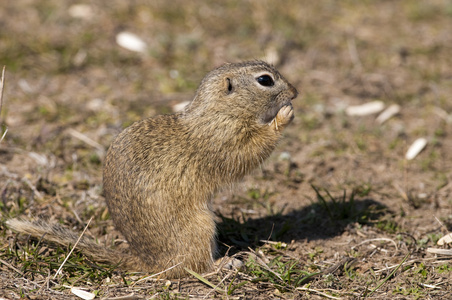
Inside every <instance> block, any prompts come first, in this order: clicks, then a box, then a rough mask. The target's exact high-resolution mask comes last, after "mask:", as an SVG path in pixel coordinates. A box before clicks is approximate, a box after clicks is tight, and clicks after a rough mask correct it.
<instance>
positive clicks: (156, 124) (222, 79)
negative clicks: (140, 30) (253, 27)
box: [88, 61, 297, 278]
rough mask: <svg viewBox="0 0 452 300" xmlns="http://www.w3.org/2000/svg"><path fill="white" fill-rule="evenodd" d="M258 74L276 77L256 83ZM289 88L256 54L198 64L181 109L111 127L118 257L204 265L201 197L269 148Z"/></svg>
mask: <svg viewBox="0 0 452 300" xmlns="http://www.w3.org/2000/svg"><path fill="white" fill-rule="evenodd" d="M263 74H268V75H270V76H272V78H273V79H274V82H275V84H274V85H273V86H270V87H266V86H261V85H259V83H258V82H257V81H256V78H257V77H258V76H261V75H263ZM296 96H297V91H296V89H295V88H294V87H293V86H292V85H290V83H288V82H287V81H286V80H285V79H284V78H283V77H282V75H281V74H279V72H278V71H277V70H275V69H274V68H273V67H272V66H270V65H268V64H267V63H265V62H262V61H251V62H244V63H238V64H225V65H223V66H221V67H219V68H217V69H215V70H213V71H211V72H210V73H209V74H207V76H206V77H205V78H204V79H203V80H202V82H201V84H200V86H199V88H198V90H197V92H196V95H195V98H194V99H193V101H192V102H191V103H190V104H189V105H188V106H187V107H186V109H185V110H184V111H183V112H181V113H177V114H173V115H161V116H157V117H154V118H149V119H145V120H142V121H138V122H136V123H134V124H132V125H131V126H130V127H128V128H126V129H125V130H124V131H123V132H122V133H120V134H119V135H118V136H117V138H116V139H115V140H114V141H113V142H112V144H111V146H110V149H109V151H108V154H107V157H106V160H105V167H104V191H105V198H106V201H107V205H108V208H109V211H110V214H111V217H112V219H113V221H114V223H115V226H116V228H117V229H118V230H119V231H120V232H122V233H123V235H124V236H125V238H126V239H127V241H128V242H129V244H130V248H131V251H132V253H133V254H134V255H135V256H136V257H134V258H130V257H124V258H123V261H124V266H126V267H127V268H130V269H131V270H139V271H148V272H159V271H162V270H165V269H167V268H169V267H172V266H176V267H174V268H172V269H171V270H169V271H167V272H166V273H165V277H168V278H175V277H183V276H186V275H187V273H186V272H185V270H184V268H188V269H191V270H193V271H195V272H199V273H202V272H205V271H209V270H211V269H212V268H213V262H214V260H213V259H214V256H215V248H216V247H215V244H216V243H215V232H216V228H215V222H214V217H213V213H212V211H211V210H210V208H209V203H210V199H211V198H212V196H213V194H214V193H215V192H216V191H218V189H220V188H222V187H224V186H227V185H230V184H232V183H233V182H236V181H237V180H239V179H241V178H243V176H244V175H245V174H247V173H249V172H250V171H251V170H253V169H255V168H256V167H257V166H259V165H260V164H261V163H262V162H263V160H265V159H266V158H267V157H268V156H269V155H270V153H271V152H272V151H273V150H274V148H275V146H276V144H277V142H278V140H279V138H280V136H281V130H283V129H284V128H285V126H286V125H287V124H289V123H290V121H291V120H292V119H293V110H292V106H291V101H292V99H294V98H295V97H296ZM88 250H89V249H88ZM137 258H138V259H137ZM116 262H117V261H116Z"/></svg>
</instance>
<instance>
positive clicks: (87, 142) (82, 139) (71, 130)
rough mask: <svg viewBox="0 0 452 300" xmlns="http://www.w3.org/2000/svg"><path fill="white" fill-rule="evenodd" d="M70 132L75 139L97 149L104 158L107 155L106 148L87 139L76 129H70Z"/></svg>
mask: <svg viewBox="0 0 452 300" xmlns="http://www.w3.org/2000/svg"><path fill="white" fill-rule="evenodd" d="M68 132H69V134H70V135H72V136H73V137H75V138H76V139H79V140H81V141H82V142H85V143H86V144H88V145H90V146H91V147H93V148H96V149H97V150H98V151H99V152H100V154H101V155H102V156H103V155H104V154H105V149H104V147H103V146H102V145H101V144H99V143H98V142H96V141H94V140H92V139H91V138H89V137H87V136H86V135H84V134H83V133H81V132H78V131H77V130H75V129H72V128H69V129H68Z"/></svg>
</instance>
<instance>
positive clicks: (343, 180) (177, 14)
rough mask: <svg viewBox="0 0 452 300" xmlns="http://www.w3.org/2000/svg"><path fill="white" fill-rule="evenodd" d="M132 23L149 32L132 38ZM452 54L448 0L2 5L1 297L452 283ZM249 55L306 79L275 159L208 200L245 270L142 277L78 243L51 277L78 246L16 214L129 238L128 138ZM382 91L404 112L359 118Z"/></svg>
mask: <svg viewBox="0 0 452 300" xmlns="http://www.w3.org/2000/svg"><path fill="white" fill-rule="evenodd" d="M121 32H130V33H133V34H135V35H137V36H138V37H139V38H140V39H141V40H142V41H143V42H144V43H145V45H146V47H145V48H144V49H141V50H140V51H138V52H137V51H131V50H129V49H125V48H124V47H121V46H120V45H119V44H118V43H117V39H116V38H117V36H118V34H119V33H121ZM451 53H452V2H451V1H446V0H430V1H415V0H408V1H351V0H347V1H327V0H325V1H295V0H289V1H284V2H280V1H265V0H261V1H254V0H249V1H235V0H226V1H204V2H203V3H201V2H200V1H190V0H189V1H182V0H175V1H159V0H158V1H144V0H135V1H119V0H99V1H83V0H81V1H69V0H64V1H63V0H16V1H3V2H2V4H0V66H2V65H5V66H6V81H5V86H4V93H3V107H2V111H1V118H0V122H1V125H2V131H1V133H2V134H3V132H4V131H5V130H6V129H7V130H8V131H7V133H6V135H5V137H4V139H3V140H2V141H1V142H0V193H1V197H2V198H1V200H2V201H0V216H1V223H0V226H1V229H2V230H1V235H0V245H1V248H0V249H1V250H0V278H1V280H0V297H3V298H4V299H18V298H28V299H80V298H77V296H76V295H75V294H74V293H73V292H71V287H79V288H85V289H86V291H88V292H91V293H94V294H95V295H96V297H97V298H99V299H102V298H104V299H114V298H115V297H121V296H122V297H123V298H117V299H141V298H143V299H150V298H152V299H155V298H157V299H176V298H184V299H185V298H200V299H201V298H202V299H209V298H224V299H250V298H254V299H317V298H331V299H362V298H369V299H447V298H449V297H451V293H452V282H451V279H452V266H451V264H450V258H451V256H450V255H437V254H432V253H431V250H429V248H436V249H443V250H448V249H450V245H448V244H447V243H446V244H444V245H442V246H439V245H437V241H438V239H439V238H441V237H442V236H443V235H446V234H447V233H448V230H452V194H451V192H452V174H451V172H450V170H451V167H452V150H451V149H452V140H451V135H452V125H451V124H452V98H451V97H452V96H451V95H452V55H451ZM249 59H264V60H267V61H269V62H271V63H273V64H274V65H275V66H276V67H277V68H278V69H279V70H280V72H281V73H282V74H283V75H284V76H285V77H286V78H287V79H288V80H289V81H290V82H291V83H293V85H294V86H296V87H297V89H298V90H299V92H300V95H299V97H298V98H297V99H296V100H295V101H294V103H293V106H294V109H295V119H294V122H293V123H292V124H291V125H290V126H289V127H288V129H287V130H286V131H285V134H284V138H283V140H282V141H281V143H280V145H279V146H278V148H277V150H276V151H275V152H274V153H273V155H272V156H271V157H270V158H269V159H268V161H267V162H266V163H265V164H264V165H263V166H262V167H261V168H260V169H258V170H256V171H255V172H253V174H251V175H250V176H248V177H246V179H245V180H244V181H243V182H240V183H237V184H236V185H235V186H234V187H233V188H230V189H227V190H225V191H223V192H221V193H220V194H218V195H216V197H215V198H214V199H213V204H212V207H213V209H214V211H215V213H216V214H217V216H218V217H217V218H218V230H219V235H218V239H219V243H220V245H221V252H222V254H223V255H224V254H225V253H226V252H227V253H228V255H239V256H242V257H244V259H245V261H246V260H247V259H248V260H249V262H248V263H246V265H245V266H244V267H243V268H241V269H240V270H232V271H219V272H216V273H214V274H207V275H206V274H205V275H203V276H204V279H207V280H208V283H206V282H202V280H201V279H199V278H195V277H192V278H187V279H181V280H176V281H167V280H164V279H157V278H152V279H148V280H141V279H143V278H144V277H145V275H150V274H129V273H127V272H123V271H120V270H116V269H114V268H112V267H111V266H100V265H98V264H95V262H92V261H90V259H89V258H87V257H85V256H83V254H81V253H77V252H75V253H74V254H72V256H71V257H72V258H71V260H68V263H67V264H66V265H65V266H64V267H63V270H62V274H61V275H59V276H57V277H56V278H54V274H55V273H56V271H57V269H58V268H59V266H60V265H61V264H62V261H63V259H64V258H65V257H66V255H67V254H68V251H69V250H68V249H62V248H58V247H57V246H55V245H49V244H46V243H45V242H44V241H33V240H30V239H27V237H23V236H18V235H17V234H16V233H13V232H11V230H9V229H8V228H7V227H6V226H5V221H6V220H7V219H8V218H11V217H18V216H20V217H24V218H43V219H48V220H49V222H59V223H61V224H63V225H64V226H66V227H68V228H71V229H73V230H74V231H76V232H80V233H81V232H82V230H83V228H84V227H85V226H86V224H87V222H88V220H89V219H90V218H91V217H93V220H92V222H91V224H90V226H89V228H88V231H87V234H88V235H90V236H93V237H96V238H97V239H98V241H99V243H103V244H105V245H107V246H108V247H118V248H126V245H125V242H124V241H123V238H122V237H121V236H120V234H119V233H118V232H116V231H115V230H114V227H113V225H112V222H111V220H110V219H109V215H108V211H107V208H106V205H105V203H104V198H103V196H102V163H103V158H104V155H105V151H106V149H107V148H108V146H109V144H110V142H111V141H112V139H113V137H114V136H115V135H116V134H118V133H119V132H120V131H121V130H122V129H123V128H125V127H127V126H128V125H130V124H131V123H132V122H134V121H136V120H139V119H142V118H146V117H150V116H155V115H157V114H162V113H171V112H172V111H173V110H174V109H175V107H177V104H180V103H182V102H184V101H189V100H190V99H191V97H192V96H193V95H194V92H195V90H196V87H197V85H198V84H199V82H200V81H201V79H202V78H203V76H204V75H205V74H206V73H207V72H208V71H209V70H211V69H213V68H214V67H216V66H219V65H221V64H222V63H224V62H237V61H242V60H249ZM373 101H381V103H382V104H383V105H384V107H385V108H388V107H390V106H391V105H394V104H397V105H398V107H399V108H400V111H399V113H397V114H396V115H394V116H392V117H391V118H390V119H388V120H387V121H385V122H383V123H381V122H378V121H377V120H376V118H377V116H378V115H379V113H377V112H375V113H370V114H367V115H364V116H357V115H353V114H350V110H349V109H350V107H351V106H356V105H361V104H365V103H368V102H373ZM419 138H425V139H426V141H427V144H426V146H425V148H424V149H423V150H422V151H421V152H420V153H419V154H418V155H417V156H416V157H414V159H411V160H407V159H406V153H407V151H408V149H409V147H410V146H411V145H412V144H413V142H414V141H415V140H417V139H419ZM447 253H448V252H446V253H445V254H447ZM294 278H296V279H297V280H295V279H294ZM209 283H210V285H209ZM212 284H213V285H214V286H215V288H213V287H212ZM3 298H2V299H3Z"/></svg>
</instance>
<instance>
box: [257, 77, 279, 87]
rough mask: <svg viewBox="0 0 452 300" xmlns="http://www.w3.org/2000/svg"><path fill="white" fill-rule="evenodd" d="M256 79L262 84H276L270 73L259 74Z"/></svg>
mask: <svg viewBox="0 0 452 300" xmlns="http://www.w3.org/2000/svg"><path fill="white" fill-rule="evenodd" d="M256 80H257V82H259V84H260V85H262V86H273V85H274V84H275V82H274V81H273V78H271V77H270V76H268V75H262V76H259V77H257V79H256Z"/></svg>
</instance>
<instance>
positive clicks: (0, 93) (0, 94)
mask: <svg viewBox="0 0 452 300" xmlns="http://www.w3.org/2000/svg"><path fill="white" fill-rule="evenodd" d="M5 69H6V66H3V71H2V80H1V82H0V113H1V112H2V108H3V87H4V86H5Z"/></svg>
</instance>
